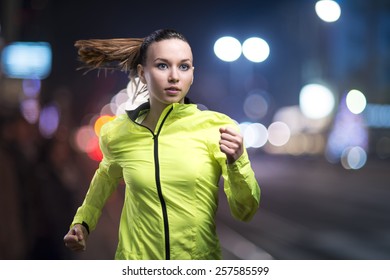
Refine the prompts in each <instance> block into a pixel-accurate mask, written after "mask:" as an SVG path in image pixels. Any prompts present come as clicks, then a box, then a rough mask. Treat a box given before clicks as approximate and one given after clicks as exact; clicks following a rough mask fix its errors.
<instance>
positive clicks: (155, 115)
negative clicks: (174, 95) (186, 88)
mask: <svg viewBox="0 0 390 280" xmlns="http://www.w3.org/2000/svg"><path fill="white" fill-rule="evenodd" d="M167 106H168V105H167ZM167 106H153V105H152V104H150V109H149V112H148V114H147V115H146V117H145V119H144V120H143V121H142V125H144V126H146V127H148V128H149V129H150V130H152V131H154V129H155V128H156V126H157V122H158V120H159V118H160V116H161V114H162V112H163V111H164V109H165V108H166V107H167Z"/></svg>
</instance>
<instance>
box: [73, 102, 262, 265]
mask: <svg viewBox="0 0 390 280" xmlns="http://www.w3.org/2000/svg"><path fill="white" fill-rule="evenodd" d="M148 105H149V104H148V103H145V104H143V105H141V106H140V107H139V108H137V109H136V110H135V111H130V112H128V116H127V115H122V116H118V117H117V118H116V119H115V120H113V121H111V122H109V123H107V124H106V125H104V126H103V128H102V130H101V133H100V146H101V149H102V152H103V155H104V158H103V160H102V161H101V163H100V165H99V168H98V169H97V171H96V173H95V175H94V177H93V179H92V181H91V184H90V187H89V190H88V192H87V195H86V197H85V200H84V202H83V204H82V205H81V206H80V207H79V208H78V210H77V213H76V215H75V217H74V220H73V222H72V225H74V224H76V223H82V222H84V223H86V224H87V225H88V227H89V229H90V230H91V231H92V230H94V229H95V228H96V225H97V222H98V219H99V217H100V215H101V211H102V208H103V207H104V204H105V202H106V201H107V199H108V198H109V197H110V195H111V194H112V193H113V191H114V190H115V189H116V187H117V185H118V183H119V180H120V179H121V178H122V177H123V179H124V181H125V184H126V191H125V201H124V206H123V209H122V214H121V219H120V226H119V242H118V247H117V251H116V254H115V258H116V259H181V260H183V259H220V258H221V249H220V244H219V239H218V237H217V234H216V225H215V214H216V211H217V205H218V184H219V180H220V178H221V175H222V176H223V179H224V191H225V194H226V196H227V199H228V202H229V206H230V209H231V213H232V215H233V216H234V217H235V218H237V219H239V220H243V221H249V220H250V219H251V218H252V217H253V215H254V214H255V212H256V210H257V209H258V206H259V201H260V188H259V186H258V184H257V181H256V179H255V175H254V172H253V170H252V168H251V166H250V162H249V159H248V154H247V152H246V151H245V152H244V154H243V155H242V156H241V157H240V158H239V159H238V160H237V161H236V162H235V163H233V164H231V165H227V164H226V155H225V154H224V153H222V152H221V151H220V148H219V140H220V132H219V128H220V127H227V126H234V127H237V125H236V123H235V122H234V121H233V120H232V119H230V118H229V117H227V116H226V115H224V114H221V113H217V112H213V111H201V110H199V109H198V108H197V106H196V105H195V104H178V103H175V104H172V105H169V106H168V107H167V108H166V109H165V110H164V111H163V113H162V114H161V116H160V119H159V121H158V124H157V126H156V129H155V131H154V132H152V131H151V130H149V129H148V128H146V127H144V126H142V125H139V124H138V123H136V122H135V119H136V118H138V117H139V116H140V115H142V114H143V113H144V112H146V110H147V109H148ZM237 129H238V127H237Z"/></svg>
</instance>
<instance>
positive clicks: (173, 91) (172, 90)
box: [165, 87, 181, 95]
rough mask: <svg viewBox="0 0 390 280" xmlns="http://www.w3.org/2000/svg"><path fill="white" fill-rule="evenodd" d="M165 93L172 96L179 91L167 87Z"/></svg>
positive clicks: (176, 88)
mask: <svg viewBox="0 0 390 280" xmlns="http://www.w3.org/2000/svg"><path fill="white" fill-rule="evenodd" d="M165 91H166V92H167V93H168V94H173V95H175V94H178V93H179V92H180V91H181V89H180V88H178V87H168V88H165Z"/></svg>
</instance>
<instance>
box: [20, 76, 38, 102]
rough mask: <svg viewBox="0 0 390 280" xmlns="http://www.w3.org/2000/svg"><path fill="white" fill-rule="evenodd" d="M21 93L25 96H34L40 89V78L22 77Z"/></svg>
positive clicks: (36, 95)
mask: <svg viewBox="0 0 390 280" xmlns="http://www.w3.org/2000/svg"><path fill="white" fill-rule="evenodd" d="M22 86H23V93H24V95H25V96H26V97H29V98H36V97H38V95H39V93H40V91H41V80H39V79H24V80H23V82H22Z"/></svg>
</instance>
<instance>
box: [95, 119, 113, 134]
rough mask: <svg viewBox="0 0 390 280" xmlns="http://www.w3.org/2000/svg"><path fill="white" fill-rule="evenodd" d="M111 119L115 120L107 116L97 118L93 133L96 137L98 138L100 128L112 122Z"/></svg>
mask: <svg viewBox="0 0 390 280" xmlns="http://www.w3.org/2000/svg"><path fill="white" fill-rule="evenodd" d="M113 119H115V117H114V116H108V115H103V116H100V117H98V118H97V120H96V121H95V124H94V131H95V134H96V136H100V130H101V129H102V126H103V125H104V124H106V123H108V122H109V121H112V120H113Z"/></svg>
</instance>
